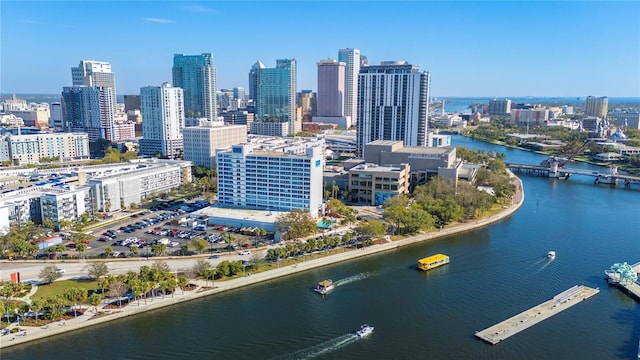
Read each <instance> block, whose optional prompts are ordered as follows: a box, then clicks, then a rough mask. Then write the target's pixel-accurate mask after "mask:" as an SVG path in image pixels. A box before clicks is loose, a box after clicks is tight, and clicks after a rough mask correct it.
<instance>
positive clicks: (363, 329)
mask: <svg viewBox="0 0 640 360" xmlns="http://www.w3.org/2000/svg"><path fill="white" fill-rule="evenodd" d="M373 329H374V328H373V326H369V325H367V324H364V325H362V326H360V330H358V331H356V335H358V336H359V337H361V338H362V337H365V336H367V335H370V334H371V333H372V332H373Z"/></svg>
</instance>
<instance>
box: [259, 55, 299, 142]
mask: <svg viewBox="0 0 640 360" xmlns="http://www.w3.org/2000/svg"><path fill="white" fill-rule="evenodd" d="M251 74H253V76H254V78H253V80H254V81H255V88H256V96H255V98H254V101H255V107H256V120H258V121H274V122H286V123H288V124H289V134H295V133H297V132H299V130H300V129H299V128H298V126H297V121H296V120H297V119H296V60H295V59H279V60H276V67H275V68H266V67H265V68H261V67H255V66H254V68H253V69H252V72H251V73H250V80H251Z"/></svg>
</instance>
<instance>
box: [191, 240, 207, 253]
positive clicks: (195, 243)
mask: <svg viewBox="0 0 640 360" xmlns="http://www.w3.org/2000/svg"><path fill="white" fill-rule="evenodd" d="M189 245H190V246H191V248H193V249H194V250H195V251H196V252H197V253H198V254H201V253H202V252H203V251H204V250H206V249H207V247H208V246H209V243H207V241H206V240H205V239H203V238H201V237H197V238H195V239H193V240H191V242H190V243H189Z"/></svg>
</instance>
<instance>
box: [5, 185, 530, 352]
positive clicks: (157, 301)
mask: <svg viewBox="0 0 640 360" xmlns="http://www.w3.org/2000/svg"><path fill="white" fill-rule="evenodd" d="M511 177H512V179H513V180H512V181H513V183H514V184H515V185H516V193H515V195H514V197H513V199H512V204H511V205H510V206H508V207H506V208H504V209H503V211H501V212H500V213H498V214H496V215H492V216H489V217H487V218H484V219H480V220H477V221H473V222H469V223H466V224H461V225H458V226H454V227H451V228H445V229H442V230H439V231H434V232H427V233H421V234H418V235H414V236H411V237H408V238H404V239H401V240H396V241H388V242H385V243H383V244H378V245H372V246H369V247H366V248H363V249H361V250H351V251H345V252H343V253H339V254H333V255H329V256H325V257H321V258H317V259H310V260H307V261H305V262H302V263H298V264H296V265H293V266H283V267H280V268H277V269H273V270H269V271H265V272H262V273H257V274H253V275H251V276H246V277H242V278H237V279H233V280H228V281H216V282H214V283H211V282H206V281H203V280H197V281H194V282H193V283H195V284H196V285H198V287H197V288H196V289H195V290H192V291H184V292H183V291H181V290H176V291H175V292H174V294H173V296H171V295H169V296H165V297H164V298H159V297H156V298H153V300H152V301H147V302H146V303H145V301H144V300H140V301H139V302H137V301H135V302H131V303H130V304H128V305H127V306H126V307H124V308H121V309H111V310H107V309H104V305H102V306H99V307H98V312H104V315H101V316H98V317H94V315H95V314H96V313H95V311H94V309H91V308H88V309H87V311H85V312H84V314H83V315H80V316H78V317H77V318H74V319H68V320H66V321H61V322H54V323H50V324H49V325H48V326H46V327H25V326H21V327H20V328H21V329H24V330H26V335H25V336H18V335H16V334H9V335H4V336H2V337H0V348H6V347H10V346H15V345H19V344H24V343H27V342H30V341H34V340H39V339H46V338H48V337H51V336H55V335H59V334H63V333H68V332H70V331H75V330H80V329H83V328H86V327H88V326H93V325H98V324H102V323H105V322H108V321H113V320H116V319H120V318H124V317H128V316H133V315H136V314H140V313H143V312H146V311H150V310H155V309H160V308H163V307H166V306H170V305H174V304H178V303H182V302H185V301H190V300H194V299H198V298H201V297H204V296H209V295H213V294H218V293H221V292H224V291H228V290H232V289H237V288H241V287H244V286H247V285H252V284H257V283H260V282H264V281H268V280H272V279H276V278H279V277H283V276H287V275H290V274H294V273H298V272H302V271H307V270H310V269H315V268H318V267H322V266H326V265H330V264H334V263H338V262H343V261H348V260H351V259H355V258H359V257H363V256H368V255H372V254H376V253H379V252H382V251H388V250H393V249H396V248H399V247H403V246H408V245H411V244H415V243H418V242H423V241H429V240H433V239H437V238H441V237H444V236H448V235H452V234H456V233H460V232H466V231H471V230H474V229H477V228H481V227H485V226H488V225H490V224H492V223H495V222H498V221H501V220H503V219H505V218H507V217H509V216H511V215H512V214H513V213H515V212H516V211H517V210H518V209H519V208H520V207H521V206H522V204H523V203H524V192H523V187H522V182H521V180H520V179H519V178H517V177H516V176H514V175H513V174H511ZM14 326H15V324H12V325H11V327H14Z"/></svg>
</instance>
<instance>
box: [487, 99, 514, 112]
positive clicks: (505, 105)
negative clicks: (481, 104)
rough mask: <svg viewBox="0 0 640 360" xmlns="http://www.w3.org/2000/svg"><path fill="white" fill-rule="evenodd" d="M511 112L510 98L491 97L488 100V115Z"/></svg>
mask: <svg viewBox="0 0 640 360" xmlns="http://www.w3.org/2000/svg"><path fill="white" fill-rule="evenodd" d="M510 113H511V100H509V99H501V100H499V99H493V100H490V101H489V115H508V114H510Z"/></svg>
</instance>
